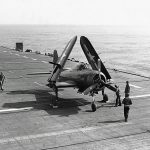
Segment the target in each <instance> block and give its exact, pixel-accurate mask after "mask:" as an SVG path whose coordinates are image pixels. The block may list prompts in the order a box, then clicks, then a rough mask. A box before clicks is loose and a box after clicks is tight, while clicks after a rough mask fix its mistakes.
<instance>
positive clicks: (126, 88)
mask: <svg viewBox="0 0 150 150" xmlns="http://www.w3.org/2000/svg"><path fill="white" fill-rule="evenodd" d="M124 92H125V97H126V94H130V85H129V81H126V87H125V91H124Z"/></svg>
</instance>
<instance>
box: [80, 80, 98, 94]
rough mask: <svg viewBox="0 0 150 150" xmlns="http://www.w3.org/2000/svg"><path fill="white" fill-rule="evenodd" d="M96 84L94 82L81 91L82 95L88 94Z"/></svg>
mask: <svg viewBox="0 0 150 150" xmlns="http://www.w3.org/2000/svg"><path fill="white" fill-rule="evenodd" d="M97 85H98V83H95V84H93V85H91V86H89V87H88V88H87V89H86V90H85V91H84V92H83V93H84V95H87V94H89V93H90V92H91V91H92V90H93V89H94V88H95V87H96V86H97Z"/></svg>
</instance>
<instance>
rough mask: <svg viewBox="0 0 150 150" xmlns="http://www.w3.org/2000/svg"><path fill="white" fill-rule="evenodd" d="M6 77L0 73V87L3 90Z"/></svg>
mask: <svg viewBox="0 0 150 150" xmlns="http://www.w3.org/2000/svg"><path fill="white" fill-rule="evenodd" d="M4 79H5V76H4V75H3V73H2V72H1V73H0V88H1V90H2V91H3V90H4V89H3V83H4Z"/></svg>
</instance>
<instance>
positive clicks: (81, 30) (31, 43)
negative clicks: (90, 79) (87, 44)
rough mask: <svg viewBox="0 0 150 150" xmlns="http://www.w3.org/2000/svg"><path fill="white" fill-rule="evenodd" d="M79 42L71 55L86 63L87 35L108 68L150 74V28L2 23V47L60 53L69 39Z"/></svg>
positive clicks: (0, 35) (0, 37)
mask: <svg viewBox="0 0 150 150" xmlns="http://www.w3.org/2000/svg"><path fill="white" fill-rule="evenodd" d="M76 35H77V37H78V39H77V42H76V44H75V46H74V48H73V50H72V52H71V55H70V58H75V59H76V60H79V61H82V62H87V60H86V57H85V56H84V53H83V51H82V48H81V46H80V37H81V36H86V37H87V38H88V39H89V40H90V41H91V43H92V45H93V47H94V48H95V50H96V51H97V53H98V54H99V56H100V58H101V60H102V61H103V62H104V63H105V65H106V66H107V67H110V68H115V69H121V70H125V71H129V72H132V73H135V72H136V73H138V74H141V75H144V76H150V75H149V72H150V29H149V28H148V27H139V26H138V27H136V26H102V25H101V26H98V25H95V26H94V25H93V26H89V25H87V26H86V25H0V46H5V47H8V48H11V49H14V48H15V44H16V43H17V42H22V43H23V47H24V51H25V50H26V49H32V51H33V52H35V51H40V52H41V53H42V54H45V53H53V50H54V49H56V50H57V51H58V54H59V55H60V54H61V52H62V51H63V49H64V48H65V46H66V44H67V43H68V42H69V40H70V39H71V38H72V37H74V36H76Z"/></svg>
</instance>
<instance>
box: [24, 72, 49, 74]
mask: <svg viewBox="0 0 150 150" xmlns="http://www.w3.org/2000/svg"><path fill="white" fill-rule="evenodd" d="M42 74H51V72H34V73H28V74H27V75H42Z"/></svg>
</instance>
